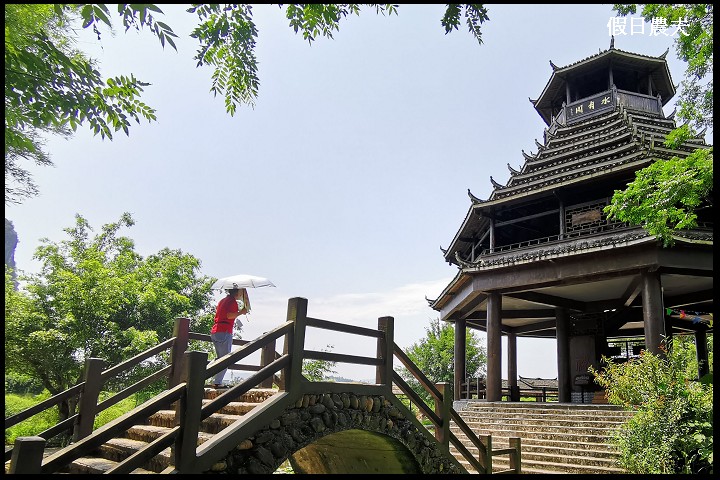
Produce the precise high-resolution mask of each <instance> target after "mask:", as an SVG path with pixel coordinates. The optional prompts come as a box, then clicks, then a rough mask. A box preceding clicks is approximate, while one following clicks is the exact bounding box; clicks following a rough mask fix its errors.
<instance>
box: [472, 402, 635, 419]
mask: <svg viewBox="0 0 720 480" xmlns="http://www.w3.org/2000/svg"><path fill="white" fill-rule="evenodd" d="M505 403H507V405H497V403H493V402H475V403H470V404H467V405H466V406H465V408H463V409H462V410H459V411H460V412H462V413H466V412H468V413H469V412H523V413H525V414H531V413H533V412H534V413H551V414H570V415H595V416H599V417H602V418H605V417H610V416H621V417H622V416H632V415H633V414H634V412H633V411H632V410H625V409H623V408H621V407H619V406H617V405H589V404H585V405H583V404H577V403H558V404H552V403H538V404H533V403H529V402H514V403H513V402H505ZM575 405H577V406H576V407H575Z"/></svg>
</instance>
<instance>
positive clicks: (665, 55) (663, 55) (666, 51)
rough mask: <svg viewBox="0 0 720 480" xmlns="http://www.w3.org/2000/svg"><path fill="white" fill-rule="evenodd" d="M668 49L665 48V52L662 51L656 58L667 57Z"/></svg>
mask: <svg viewBox="0 0 720 480" xmlns="http://www.w3.org/2000/svg"><path fill="white" fill-rule="evenodd" d="M669 51H670V47H668V48H666V49H665V53H663V54H662V55H660V57H658V58H665V57H667V54H668V52H669Z"/></svg>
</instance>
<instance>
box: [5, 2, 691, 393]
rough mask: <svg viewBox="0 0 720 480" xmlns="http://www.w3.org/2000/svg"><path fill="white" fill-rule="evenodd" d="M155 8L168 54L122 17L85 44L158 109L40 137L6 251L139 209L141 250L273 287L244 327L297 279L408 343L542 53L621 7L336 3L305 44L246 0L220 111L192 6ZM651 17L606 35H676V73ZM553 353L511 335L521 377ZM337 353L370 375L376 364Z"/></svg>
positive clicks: (317, 338)
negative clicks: (249, 46) (236, 97)
mask: <svg viewBox="0 0 720 480" xmlns="http://www.w3.org/2000/svg"><path fill="white" fill-rule="evenodd" d="M162 8H163V9H164V10H165V13H166V15H165V19H161V20H162V21H164V22H165V23H168V24H170V25H171V27H172V28H173V30H174V31H175V32H176V33H177V34H178V35H179V37H180V38H179V39H178V40H177V42H176V43H177V46H178V52H177V53H176V52H175V51H173V50H172V49H166V50H164V51H163V49H162V48H161V46H160V44H159V42H158V41H157V39H156V38H155V37H153V36H151V35H150V34H149V33H148V32H141V33H140V34H137V33H136V32H134V31H130V32H128V33H124V32H123V30H122V27H121V26H120V28H118V29H117V34H116V35H115V37H114V38H113V37H112V36H111V35H110V34H105V36H104V37H103V40H102V49H99V44H98V43H97V41H96V40H95V38H94V37H93V36H92V34H91V33H90V34H87V33H85V34H83V37H82V38H83V40H82V42H81V43H80V44H79V46H80V47H81V48H83V49H84V50H85V51H87V52H88V53H90V54H91V55H92V56H93V57H95V58H97V59H98V60H99V67H100V70H101V72H102V73H103V74H104V75H105V76H110V75H118V74H128V73H131V72H132V73H134V74H135V76H136V77H137V78H139V79H141V80H143V81H147V82H150V83H152V85H151V86H149V87H147V88H146V94H145V95H144V99H145V101H146V102H147V103H149V104H150V105H151V106H153V107H154V108H156V109H157V115H158V121H157V122H154V123H152V124H148V123H146V122H143V123H142V124H140V125H133V126H132V127H131V130H130V136H129V137H125V135H124V134H122V133H119V134H117V136H116V137H115V139H114V140H113V141H112V142H111V141H107V140H105V141H102V140H101V139H100V137H93V135H92V134H91V133H89V132H88V131H85V130H79V131H78V133H77V134H76V135H75V136H74V137H73V138H72V139H70V140H64V139H49V140H48V142H47V147H48V150H49V151H50V153H51V155H52V159H53V161H54V162H55V167H53V168H47V167H43V168H32V169H31V171H32V172H33V174H34V179H35V181H36V183H37V185H38V187H39V189H40V192H41V193H40V196H39V197H35V198H32V199H29V200H26V201H25V202H24V203H23V204H22V205H9V206H6V213H5V215H6V218H8V219H10V220H11V221H12V222H13V223H14V225H15V229H16V231H17V233H18V236H19V244H18V248H17V251H16V254H15V260H16V262H17V265H18V268H20V269H23V270H25V271H28V272H36V271H37V270H38V269H39V264H38V263H37V262H36V261H33V260H32V255H33V253H34V251H35V249H36V248H37V247H38V245H39V239H40V238H42V237H48V238H50V239H51V240H53V241H60V240H63V239H64V238H65V236H64V233H63V231H62V230H63V228H67V227H70V226H71V225H73V223H74V215H75V214H76V213H79V214H81V215H83V216H84V217H85V218H87V219H88V220H89V221H90V223H91V225H93V226H94V227H95V228H96V230H99V228H100V226H101V225H103V224H105V223H110V222H114V221H117V220H118V219H119V217H120V215H121V214H122V213H123V212H130V213H131V214H132V215H133V218H134V219H135V221H136V225H135V226H134V227H132V228H130V229H126V230H123V231H122V234H124V235H127V236H129V237H131V238H133V239H134V240H135V242H136V247H137V251H138V252H139V253H140V254H142V255H148V254H151V253H155V252H157V251H158V250H160V249H161V248H163V247H170V248H177V249H181V250H182V251H184V252H187V253H190V254H192V255H194V256H196V257H198V258H199V259H200V260H201V261H202V273H203V274H206V275H211V276H215V277H222V276H227V275H233V274H238V273H248V274H253V275H260V276H265V277H268V278H270V279H271V280H272V281H273V282H274V283H275V284H276V285H277V288H263V289H259V290H252V291H250V299H251V302H252V306H253V312H252V314H251V315H250V321H249V322H246V326H245V329H244V332H243V338H246V339H249V338H255V337H256V336H257V335H258V334H260V333H262V332H263V331H266V330H268V329H270V328H272V327H274V326H276V325H278V324H279V323H281V322H282V321H283V320H284V318H285V311H286V308H287V300H288V299H289V298H290V297H295V296H300V297H305V298H307V299H308V301H309V307H308V313H309V315H310V316H314V317H318V318H323V319H326V320H333V321H339V322H346V323H350V324H353V325H360V326H367V327H375V326H377V318H378V317H380V316H386V315H387V316H393V317H395V325H396V334H395V341H396V343H398V345H400V346H401V347H403V348H406V347H408V346H410V345H411V344H412V343H414V342H417V341H419V340H420V339H422V338H424V336H425V329H426V328H427V326H428V325H429V320H430V319H432V318H436V317H437V316H438V314H437V312H435V311H433V310H432V309H430V308H429V307H428V305H427V302H426V301H425V297H426V296H427V297H428V298H431V299H433V298H435V297H436V296H437V295H438V294H439V293H440V291H441V290H442V289H443V288H444V287H445V286H446V285H447V283H448V282H449V281H450V279H451V278H452V277H453V276H454V275H455V273H456V267H454V266H450V265H448V264H446V263H445V262H444V260H443V256H442V252H441V251H440V247H441V246H442V247H443V248H445V247H447V246H448V244H449V243H450V240H451V239H452V238H453V236H454V235H455V233H456V231H457V229H458V228H459V226H460V224H461V222H462V220H463V219H464V217H465V214H466V213H467V209H468V208H469V206H470V199H469V198H468V196H467V189H468V188H470V189H471V191H472V193H473V194H474V195H475V196H478V197H480V198H487V197H488V195H489V194H490V192H491V191H492V185H491V183H490V179H489V177H490V175H492V176H493V177H494V179H495V180H496V181H498V182H500V183H503V184H504V183H505V182H506V181H507V180H508V178H509V175H510V174H509V171H508V169H507V166H506V164H507V163H510V164H511V165H512V166H513V168H515V169H519V168H520V166H521V165H522V163H523V156H522V153H521V150H523V149H524V150H525V151H526V152H535V151H536V150H537V148H536V146H535V142H534V139H536V138H537V139H539V140H541V139H542V134H543V128H544V127H545V125H544V123H543V122H542V120H541V118H540V116H539V115H538V114H537V112H536V111H535V110H534V109H533V107H532V105H531V104H530V102H529V101H528V97H532V98H537V97H538V96H539V94H540V93H541V92H542V90H543V88H544V87H545V85H546V83H547V81H548V80H549V78H550V75H551V73H552V70H551V67H550V63H549V61H550V60H552V61H553V63H555V64H556V65H558V66H565V65H568V64H570V63H574V62H576V61H578V60H581V59H583V58H586V57H588V56H590V55H594V54H596V53H598V51H599V50H600V49H602V50H605V49H607V48H608V47H609V44H610V37H609V33H608V26H607V24H608V21H609V19H610V18H611V17H614V13H613V12H612V10H611V6H610V5H568V6H561V5H489V6H488V15H489V17H490V20H489V22H487V23H485V24H484V25H483V27H482V29H483V41H484V43H483V44H482V45H478V43H477V42H476V40H475V39H474V38H473V37H472V36H471V34H470V33H469V32H467V30H466V28H465V27H464V26H463V27H462V28H461V29H460V30H459V31H453V32H452V33H450V34H448V35H445V33H444V29H443V28H442V26H441V25H440V19H441V18H442V14H443V11H444V6H443V5H401V6H400V7H399V8H398V12H399V14H398V15H393V16H382V15H376V14H375V13H374V10H371V9H368V10H367V11H364V12H361V14H360V16H353V17H349V18H346V19H345V20H343V22H342V23H341V25H340V30H339V31H338V32H337V33H335V35H334V37H335V38H334V39H333V40H329V39H325V38H320V39H318V40H317V41H316V42H314V43H313V44H312V46H309V45H308V43H307V42H306V41H303V39H302V37H301V36H300V35H296V34H295V33H294V32H293V30H292V29H291V28H290V27H289V26H288V20H287V19H285V18H284V15H283V12H282V11H281V10H280V9H279V8H278V7H277V6H267V5H258V6H256V7H255V8H254V13H255V15H254V18H255V21H256V23H257V26H258V30H259V37H258V43H257V47H256V54H257V57H258V61H259V72H258V75H259V78H260V82H261V85H260V91H259V98H258V100H257V105H256V107H255V109H252V108H249V107H240V108H239V110H238V111H237V113H236V114H235V116H234V117H231V116H230V115H228V114H227V113H225V107H224V103H223V99H221V98H219V97H218V98H213V97H212V95H211V94H210V93H209V88H210V75H211V70H210V69H209V68H199V69H198V68H196V67H195V62H194V61H193V60H192V56H193V54H194V52H195V50H196V46H197V43H196V41H195V40H194V39H192V38H190V37H189V36H188V34H189V32H190V30H191V28H192V26H194V25H195V24H196V17H195V16H194V15H191V14H188V13H185V12H184V9H185V8H186V7H185V6H178V5H163V6H162ZM636 18H639V17H637V16H636ZM118 23H119V22H118ZM649 30H650V28H649V24H645V33H644V34H639V33H636V34H634V35H630V34H629V32H628V34H627V35H624V36H617V37H616V39H615V47H616V48H619V49H622V50H627V51H632V52H637V53H641V54H645V55H660V54H662V53H663V52H664V51H665V49H666V48H668V47H670V53H669V54H668V60H669V63H670V72H671V75H672V78H673V81H674V82H675V84H679V83H680V81H681V80H682V77H683V72H684V64H683V63H682V62H680V61H679V60H677V59H676V56H675V50H674V46H673V40H674V39H673V38H672V37H664V36H650V34H649ZM673 104H674V101H673V102H672V104H670V105H668V106H666V108H665V110H666V113H668V114H669V113H670V112H671V111H672V108H673ZM479 335H480V337H481V338H482V343H483V344H484V341H485V340H484V339H485V337H484V334H482V333H479ZM328 344H330V345H333V346H334V348H333V349H332V351H334V352H338V353H347V354H354V355H372V354H373V353H374V351H375V346H374V343H373V342H372V341H370V340H368V341H367V342H357V341H356V338H354V337H348V336H345V335H344V334H334V335H331V336H327V335H320V334H319V333H318V331H316V330H310V332H309V333H308V346H309V348H316V349H321V348H324V347H325V346H326V345H328ZM503 344H504V343H503ZM555 362H556V353H555V343H554V341H552V340H526V339H520V340H519V341H518V373H519V375H521V376H524V377H550V378H554V377H556V376H557V373H556V364H555ZM502 369H503V375H504V376H505V375H506V372H507V364H506V362H505V357H504V355H503V366H502ZM336 370H337V371H338V373H339V374H340V375H344V376H347V377H351V378H354V379H366V378H373V377H374V374H373V370H372V368H370V367H363V366H350V365H344V364H339V365H338V367H337V369H336Z"/></svg>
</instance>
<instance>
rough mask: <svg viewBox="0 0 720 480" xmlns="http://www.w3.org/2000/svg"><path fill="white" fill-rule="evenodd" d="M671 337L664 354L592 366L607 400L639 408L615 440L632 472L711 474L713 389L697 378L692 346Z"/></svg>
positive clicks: (709, 384) (624, 461)
mask: <svg viewBox="0 0 720 480" xmlns="http://www.w3.org/2000/svg"><path fill="white" fill-rule="evenodd" d="M689 345H690V343H689V342H687V341H685V342H683V341H681V340H678V339H677V338H675V339H673V342H672V348H670V349H669V351H666V355H665V356H659V355H654V354H652V353H650V352H647V351H643V352H642V354H641V355H640V358H639V359H638V360H631V361H629V362H627V363H622V364H615V363H613V362H612V361H610V360H608V359H607V358H605V357H603V359H602V362H603V364H604V368H603V370H601V371H597V370H596V369H594V368H592V367H590V369H589V371H590V372H591V373H592V374H594V375H595V381H596V383H598V384H599V385H601V386H602V387H604V388H605V390H606V395H607V397H608V401H609V402H610V403H613V404H616V405H623V406H625V407H627V408H634V409H636V413H635V415H634V416H633V417H632V418H631V419H630V420H629V421H628V422H627V423H625V424H624V425H623V426H622V427H621V428H620V429H619V430H618V431H617V432H616V433H615V434H613V436H612V437H611V438H612V441H613V443H615V444H616V445H617V446H618V448H619V450H620V463H621V465H622V466H623V467H624V468H625V469H627V470H628V471H629V472H631V473H663V474H678V473H709V474H712V473H713V389H712V384H711V383H708V382H706V381H703V382H700V381H694V380H690V379H693V378H695V377H696V376H697V363H695V364H694V365H693V361H692V358H693V356H694V355H692V354H689V352H690V351H691V350H694V348H689Z"/></svg>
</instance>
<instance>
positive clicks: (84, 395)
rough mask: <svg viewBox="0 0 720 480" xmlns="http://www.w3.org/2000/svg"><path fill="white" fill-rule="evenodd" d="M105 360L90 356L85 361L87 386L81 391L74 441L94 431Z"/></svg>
mask: <svg viewBox="0 0 720 480" xmlns="http://www.w3.org/2000/svg"><path fill="white" fill-rule="evenodd" d="M104 366H105V360H103V359H102V358H89V359H88V360H87V361H86V362H85V387H84V388H83V390H82V392H81V393H80V403H79V405H78V419H77V420H76V422H75V428H74V430H73V441H74V442H77V441H78V440H80V439H82V438H85V437H87V436H88V435H90V434H91V433H92V432H93V425H94V424H95V414H96V413H97V404H98V398H99V397H100V389H101V388H102V380H101V379H100V375H101V374H102V371H103V367H104Z"/></svg>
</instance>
